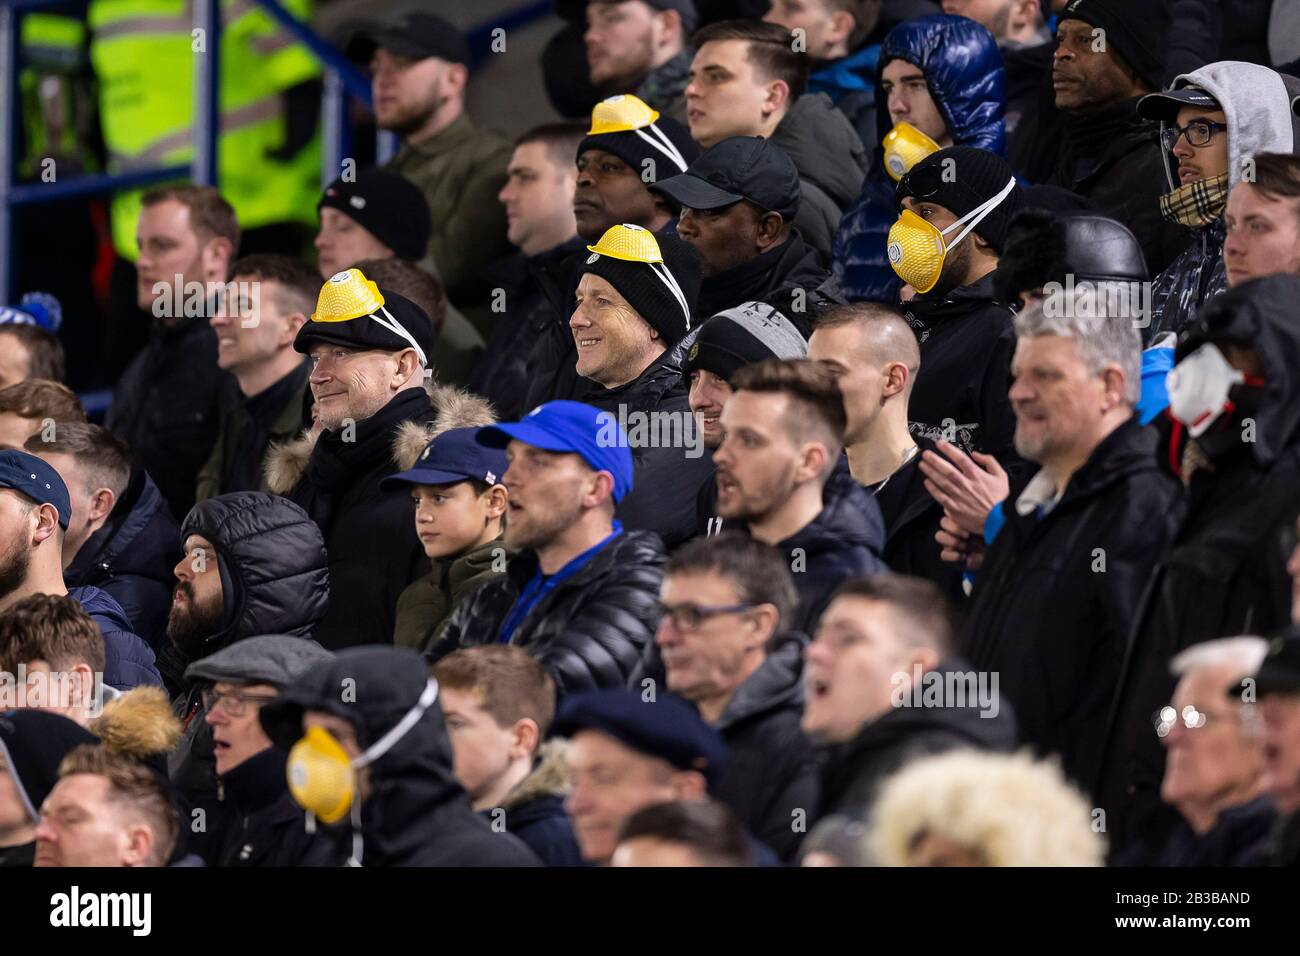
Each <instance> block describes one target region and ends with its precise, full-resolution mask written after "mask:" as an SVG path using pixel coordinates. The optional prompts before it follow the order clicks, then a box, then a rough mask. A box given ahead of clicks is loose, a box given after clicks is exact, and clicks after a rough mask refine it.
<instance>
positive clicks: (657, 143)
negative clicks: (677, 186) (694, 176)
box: [632, 123, 688, 173]
mask: <svg viewBox="0 0 1300 956" xmlns="http://www.w3.org/2000/svg"><path fill="white" fill-rule="evenodd" d="M646 130H649V131H650V132H651V133H653V134H654V136H653V138H652V137H651V136H650V135H648V134H647V133H646ZM632 132H634V133H636V134H637V135H638V136H640V137H641V138H642V139H643V140H645V141H646V142H647V143H649V144H650V145H651V146H653V147H654V148H655V149H657V150H659V152H661V153H663V154H664V155H665V156H667V157H668V158H669V159H671V160H672V161H673V163H674V164H675V165H676V166H677V168H678V169H679V170H680V171H681V172H683V173H684V172H686V167H687V165H688V163H687V162H686V159H685V157H684V156H682V154H681V151H680V150H678V149H677V147H676V146H674V145H673V141H672V140H671V139H669V138H668V134H667V133H665V132H664V131H663V130H661V129H660V128H659V127H658V126H656V125H655V124H654V123H651V124H650V125H649V126H647V127H645V129H634V130H632Z"/></svg>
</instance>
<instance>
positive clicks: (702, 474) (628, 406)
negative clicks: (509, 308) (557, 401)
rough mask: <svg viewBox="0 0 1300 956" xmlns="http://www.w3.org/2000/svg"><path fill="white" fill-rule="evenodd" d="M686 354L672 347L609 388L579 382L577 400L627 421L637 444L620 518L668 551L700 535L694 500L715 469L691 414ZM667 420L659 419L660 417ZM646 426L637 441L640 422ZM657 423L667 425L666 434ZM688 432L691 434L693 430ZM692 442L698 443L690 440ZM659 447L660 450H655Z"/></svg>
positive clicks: (619, 513) (594, 383) (630, 436)
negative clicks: (683, 365) (653, 537)
mask: <svg viewBox="0 0 1300 956" xmlns="http://www.w3.org/2000/svg"><path fill="white" fill-rule="evenodd" d="M680 363H681V350H680V349H676V348H673V349H669V350H668V351H666V352H664V354H663V355H661V356H659V357H658V358H657V359H655V360H654V362H652V363H651V364H650V365H649V367H647V368H646V370H645V371H644V372H642V373H641V374H640V375H639V376H638V377H637V378H636V379H635V380H634V381H632V382H629V383H628V384H626V385H620V386H618V387H617V388H605V387H604V386H602V385H600V384H598V383H596V382H592V381H590V380H589V379H580V381H581V382H583V383H584V390H583V391H582V392H581V393H580V394H579V395H578V396H577V400H578V401H581V402H586V403H587V404H589V405H592V406H594V407H595V408H599V409H601V410H602V411H606V412H609V413H610V414H611V415H613V416H615V417H616V418H617V419H618V420H619V422H620V423H624V422H625V423H626V430H627V432H628V442H629V444H630V445H631V446H632V448H631V450H632V465H633V472H632V490H631V491H630V492H628V494H627V496H626V497H625V498H624V499H623V500H622V501H620V502H619V503H618V509H617V511H616V512H615V516H616V517H617V518H618V520H619V521H621V522H623V525H624V526H625V527H626V528H627V529H628V530H629V531H653V532H654V533H655V534H657V535H659V537H660V538H662V539H663V542H664V544H665V545H666V546H667V547H668V548H670V549H671V548H674V547H676V546H677V545H679V544H681V543H683V542H684V541H687V540H689V539H690V538H693V537H694V536H695V531H696V518H695V498H696V495H697V494H698V493H699V488H700V485H702V484H703V483H704V481H705V480H706V479H707V478H708V476H709V474H710V473H711V472H712V470H713V460H712V457H711V456H710V455H708V454H707V453H706V452H705V448H704V436H703V435H702V434H701V433H700V430H699V428H698V426H697V425H696V422H695V419H694V418H693V417H692V415H691V403H690V400H689V385H688V383H687V381H686V378H685V376H683V375H682V368H681V364H680ZM657 413H658V414H665V415H666V417H660V418H656V417H654V416H655V415H656V414H657ZM639 421H640V422H644V423H647V425H648V427H646V426H643V428H642V436H643V437H638V434H637V431H636V429H637V426H638V422H639ZM655 422H661V423H662V422H668V423H669V427H668V428H667V429H666V430H665V429H663V428H662V427H659V428H657V427H656V426H655ZM688 429H689V432H688ZM688 438H693V439H694V443H693V445H692V442H690V441H688V440H687V439H688ZM656 446H657V447H656Z"/></svg>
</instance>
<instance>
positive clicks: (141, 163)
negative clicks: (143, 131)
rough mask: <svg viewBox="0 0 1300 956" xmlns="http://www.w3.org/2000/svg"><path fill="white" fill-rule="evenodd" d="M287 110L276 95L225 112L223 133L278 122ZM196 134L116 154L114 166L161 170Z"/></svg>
mask: <svg viewBox="0 0 1300 956" xmlns="http://www.w3.org/2000/svg"><path fill="white" fill-rule="evenodd" d="M283 109H284V104H283V101H282V100H281V97H280V94H279V93H276V94H273V95H272V96H268V97H266V98H265V99H261V100H257V101H255V102H252V103H249V104H248V105H247V106H241V107H239V108H237V109H233V110H222V112H221V132H223V133H235V132H238V131H239V130H241V129H246V128H247V127H249V126H254V125H256V124H257V123H262V122H265V121H266V120H269V119H275V118H276V117H278V116H279V115H280V113H281V111H282V110H283ZM193 139H194V133H193V131H192V130H190V129H188V128H186V129H178V130H177V131H176V132H174V133H171V134H169V135H167V136H164V137H163V138H162V139H158V140H155V141H154V142H153V143H151V144H150V145H149V148H148V149H146V150H145V151H144V152H141V153H135V154H134V155H131V156H128V155H125V154H123V153H113V154H112V159H113V162H114V164H115V166H116V168H117V170H118V171H120V172H131V171H132V170H136V169H154V168H157V167H159V166H162V165H163V163H164V162H165V161H166V158H167V156H168V155H170V154H171V153H174V152H176V150H178V149H184V148H185V147H187V146H190V145H191V144H192V141H193Z"/></svg>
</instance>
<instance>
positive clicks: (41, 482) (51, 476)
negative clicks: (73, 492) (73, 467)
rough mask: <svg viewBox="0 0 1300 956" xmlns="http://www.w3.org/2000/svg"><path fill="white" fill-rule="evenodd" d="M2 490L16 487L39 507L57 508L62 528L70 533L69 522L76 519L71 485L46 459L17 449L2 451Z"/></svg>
mask: <svg viewBox="0 0 1300 956" xmlns="http://www.w3.org/2000/svg"><path fill="white" fill-rule="evenodd" d="M0 488H12V489H13V490H14V491H17V492H19V493H20V494H23V495H26V496H27V497H28V498H31V499H32V500H33V501H35V502H36V503H37V504H38V505H54V508H55V510H57V511H58V513H59V527H60V528H62V529H63V530H64V531H67V530H68V519H69V518H71V517H72V502H71V500H70V499H69V498H68V486H67V485H65V484H64V483H63V479H62V478H60V477H59V473H58V472H57V471H55V470H54V469H53V468H52V467H51V466H50V465H48V464H46V463H45V461H44V460H43V459H40V458H37V457H36V456H35V455H29V454H27V452H25V451H18V450H17V449H15V448H7V449H5V450H4V451H0Z"/></svg>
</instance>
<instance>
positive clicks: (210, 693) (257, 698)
mask: <svg viewBox="0 0 1300 956" xmlns="http://www.w3.org/2000/svg"><path fill="white" fill-rule="evenodd" d="M202 696H203V707H204V709H205V710H209V711H211V710H213V709H214V708H215V707H216V706H217V704H220V705H221V709H222V710H224V711H225V712H226V713H227V714H229V715H230V716H231V717H243V716H244V714H246V713H247V712H248V705H249V704H257V705H258V706H259V707H260V706H262V704H269V703H270V702H271V701H273V700H275V695H274V694H245V693H242V692H241V691H230V690H222V691H219V690H217V689H216V688H215V687H207V688H204V690H203V694H202Z"/></svg>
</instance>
